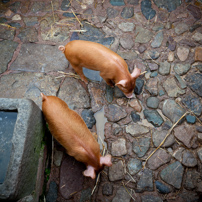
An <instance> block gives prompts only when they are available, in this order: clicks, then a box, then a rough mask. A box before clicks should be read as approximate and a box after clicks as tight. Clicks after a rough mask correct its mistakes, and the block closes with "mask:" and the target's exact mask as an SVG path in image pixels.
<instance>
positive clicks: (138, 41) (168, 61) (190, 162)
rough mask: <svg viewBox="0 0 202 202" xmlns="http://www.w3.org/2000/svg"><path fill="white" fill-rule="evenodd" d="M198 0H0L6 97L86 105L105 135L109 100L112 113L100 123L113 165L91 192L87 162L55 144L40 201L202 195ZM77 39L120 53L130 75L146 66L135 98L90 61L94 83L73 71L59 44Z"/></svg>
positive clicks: (0, 70) (1, 87) (0, 74)
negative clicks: (100, 116)
mask: <svg viewBox="0 0 202 202" xmlns="http://www.w3.org/2000/svg"><path fill="white" fill-rule="evenodd" d="M201 5H202V1H201V0H200V1H190V0H185V1H181V0H141V1H140V0H125V1H123V0H108V1H95V0H82V1H69V0H58V1H52V2H50V1H48V0H44V1H36V0H31V1H21V0H20V1H18V0H12V1H7V0H4V1H1V3H0V28H1V29H0V47H1V50H2V51H1V53H0V62H1V67H0V92H1V93H0V97H6V98H28V99H32V100H34V102H35V103H36V104H37V105H38V106H39V107H40V108H41V96H40V93H41V92H43V93H44V94H46V95H54V96H58V97H60V98H61V99H63V100H64V101H65V102H66V103H67V104H68V105H69V107H70V108H71V109H74V110H75V111H77V112H78V113H79V114H80V115H82V112H83V115H82V116H83V118H84V119H85V121H86V124H87V125H88V127H89V128H90V130H91V132H97V133H98V132H100V131H97V130H98V128H97V125H95V121H94V119H92V120H90V119H91V118H90V117H91V115H92V117H93V113H96V112H97V111H100V110H101V109H103V107H104V112H103V117H104V116H105V117H106V118H107V122H106V121H103V120H98V122H99V124H101V125H103V127H102V128H104V131H102V133H103V140H102V141H103V142H104V143H105V146H106V147H107V148H106V151H107V152H108V153H109V154H112V155H113V157H112V162H113V165H112V167H110V168H105V169H104V173H101V175H100V180H99V182H98V184H97V187H96V189H95V191H94V193H93V195H92V196H91V193H92V190H93V188H94V186H95V183H96V182H95V181H94V180H91V179H89V178H85V177H83V175H82V172H83V171H84V167H85V166H84V165H83V164H80V163H78V162H77V161H75V160H74V159H69V156H68V155H67V154H66V152H65V151H64V148H63V147H62V146H61V145H59V144H58V143H57V142H56V141H55V144H54V152H53V165H52V167H51V173H50V177H49V181H48V183H47V187H46V193H48V194H47V195H45V196H42V197H41V198H44V197H45V198H46V200H47V201H58V202H59V201H67V200H68V201H71V202H77V201H83V202H84V201H89V200H91V201H96V200H97V201H100V202H102V201H103V202H108V201H113V202H116V201H123V202H126V201H128V202H129V201H130V200H131V196H133V197H134V198H135V199H136V200H137V201H142V202H146V201H148V200H150V201H164V200H165V201H168V202H170V201H171V200H170V198H172V197H173V196H175V199H174V200H175V201H179V202H181V201H183V202H184V201H199V200H200V198H199V195H200V193H201V192H202V183H201V176H200V173H201V172H202V149H201V146H200V145H201V143H202V135H201V133H202V129H201V127H202V126H201V119H202V117H201V116H202V102H201V99H202V98H201V97H202V82H201V80H202V63H201V62H202V28H201V20H202V19H201V15H202V12H201ZM73 12H74V14H75V15H76V17H75V15H74V14H73ZM80 30H81V31H80ZM79 39H80V40H88V41H94V42H97V43H101V44H103V45H105V46H107V47H109V48H110V49H112V50H113V51H115V52H117V53H118V54H119V55H120V56H121V57H122V58H123V59H124V60H125V61H126V63H127V64H128V67H129V68H128V69H129V71H130V72H132V70H133V69H134V67H139V68H140V69H141V71H142V72H143V71H147V73H146V74H142V75H141V76H140V77H139V78H138V79H137V80H136V87H135V89H134V92H135V94H136V98H133V99H127V98H126V97H125V96H124V94H123V93H122V91H120V90H119V89H118V88H117V87H115V88H113V87H109V86H106V84H105V81H104V80H103V79H102V78H101V77H100V75H99V74H100V73H99V72H96V73H95V74H94V73H92V72H90V70H88V69H86V68H84V74H85V75H86V77H87V78H88V79H89V83H88V84H85V83H83V82H82V81H81V80H80V79H76V78H69V75H68V74H69V73H75V72H74V70H73V69H72V67H71V65H70V64H69V63H68V61H67V60H66V58H65V57H64V55H63V54H62V53H61V52H60V51H59V50H58V48H57V47H58V46H59V45H65V44H66V43H68V42H69V41H70V40H79ZM58 71H63V72H65V73H67V74H66V75H64V73H63V74H61V73H59V72H58ZM64 76H66V78H64ZM190 111H192V112H191V113H190ZM84 112H89V113H88V114H87V115H86V114H84ZM185 112H187V114H186V116H185V117H184V118H183V119H182V120H181V121H180V122H179V124H177V125H174V124H175V123H176V122H177V121H178V120H179V119H181V117H182V116H183V115H184V113H185ZM157 118H158V119H157ZM105 122H106V123H105ZM89 123H90V125H89ZM169 129H170V130H171V133H170V134H169ZM168 134H169V135H168ZM167 135H168V136H167ZM99 138H100V137H98V139H99ZM164 140H165V142H164V143H163V145H162V148H159V149H157V151H155V152H154V154H152V156H151V157H149V155H150V154H151V153H152V152H153V151H154V150H155V149H156V148H157V147H158V146H159V144H161V142H162V141H164ZM48 153H51V152H50V151H49V150H48ZM148 157H149V159H148V161H145V160H146V159H147V158H148ZM46 166H48V165H46ZM143 166H145V169H144V170H143V169H142V168H143ZM152 170H153V171H152ZM129 175H131V177H133V179H131V177H130V176H129ZM129 179H130V182H128V180H129ZM154 186H156V188H154ZM49 187H50V188H49ZM131 190H132V191H131ZM50 192H52V195H51V193H50ZM148 192H149V193H148ZM158 192H160V194H159V193H158ZM128 193H131V194H132V195H131V196H130V195H129V194H128ZM176 193H178V194H177V195H176ZM29 197H30V198H33V197H32V196H27V199H28V198H29ZM25 200H26V199H25ZM174 200H173V201H174Z"/></svg>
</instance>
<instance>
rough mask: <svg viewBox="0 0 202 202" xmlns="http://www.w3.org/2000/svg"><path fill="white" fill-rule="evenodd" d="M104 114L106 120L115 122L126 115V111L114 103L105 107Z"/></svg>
mask: <svg viewBox="0 0 202 202" xmlns="http://www.w3.org/2000/svg"><path fill="white" fill-rule="evenodd" d="M105 116H106V117H107V119H108V121H112V122H117V121H119V120H121V119H123V118H125V117H126V116H127V113H126V111H125V110H124V109H122V108H121V107H119V106H118V105H116V104H110V105H108V106H107V107H105Z"/></svg>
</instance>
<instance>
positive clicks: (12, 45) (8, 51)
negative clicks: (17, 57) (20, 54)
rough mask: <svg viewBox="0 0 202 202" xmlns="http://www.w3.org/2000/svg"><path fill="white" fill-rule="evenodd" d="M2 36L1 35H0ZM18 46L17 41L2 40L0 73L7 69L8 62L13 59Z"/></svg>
mask: <svg viewBox="0 0 202 202" xmlns="http://www.w3.org/2000/svg"><path fill="white" fill-rule="evenodd" d="M0 38H1V37H0ZM17 46H18V43H17V42H14V41H9V40H4V41H0V48H1V50H2V51H1V52H0V63H1V66H0V74H1V73H3V72H5V71H6V70H7V66H8V63H9V62H10V61H11V59H12V57H13V53H14V51H15V50H16V48H17Z"/></svg>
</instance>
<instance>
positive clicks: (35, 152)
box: [0, 98, 44, 201]
mask: <svg viewBox="0 0 202 202" xmlns="http://www.w3.org/2000/svg"><path fill="white" fill-rule="evenodd" d="M0 111H17V112H18V115H17V120H16V124H15V128H14V132H13V137H12V151H11V156H10V162H9V166H8V169H7V174H6V178H5V180H4V182H3V184H0V200H15V201H17V200H19V199H22V198H23V197H25V196H28V195H32V194H33V193H37V192H38V190H37V189H38V187H36V185H37V184H38V183H37V172H38V173H39V171H38V167H41V166H38V164H39V161H41V153H42V150H43V145H42V139H43V136H44V120H43V116H42V112H41V110H40V109H39V107H38V106H37V105H36V104H35V103H34V102H33V101H32V100H28V99H8V98H0ZM42 172H43V171H41V173H42ZM37 186H38V185H37ZM36 195H37V194H34V196H33V199H34V198H35V199H36V197H37V198H38V196H36ZM35 199H34V201H37V199H36V200H35Z"/></svg>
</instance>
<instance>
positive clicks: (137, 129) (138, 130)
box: [126, 123, 149, 137]
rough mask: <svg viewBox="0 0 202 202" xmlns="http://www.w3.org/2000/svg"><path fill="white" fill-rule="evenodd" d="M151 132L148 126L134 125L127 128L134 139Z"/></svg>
mask: <svg viewBox="0 0 202 202" xmlns="http://www.w3.org/2000/svg"><path fill="white" fill-rule="evenodd" d="M148 132H149V128H148V127H146V126H142V125H139V124H137V123H132V124H129V125H127V126H126V133H129V134H130V135H132V136H133V137H137V136H140V135H143V134H146V133H148Z"/></svg>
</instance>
